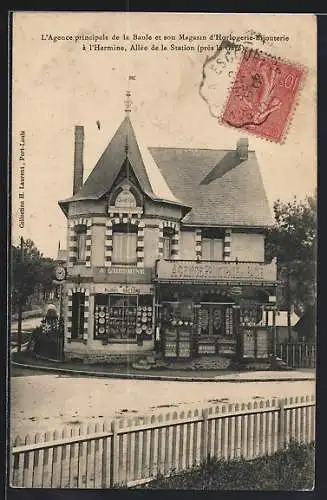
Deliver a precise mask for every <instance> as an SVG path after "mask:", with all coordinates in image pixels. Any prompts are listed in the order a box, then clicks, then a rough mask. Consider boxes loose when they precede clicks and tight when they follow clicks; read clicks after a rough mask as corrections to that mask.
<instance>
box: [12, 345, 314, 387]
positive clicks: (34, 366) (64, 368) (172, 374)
mask: <svg viewBox="0 0 327 500" xmlns="http://www.w3.org/2000/svg"><path fill="white" fill-rule="evenodd" d="M12 367H13V368H24V369H30V370H31V371H32V370H37V371H40V370H41V371H44V372H45V373H57V374H58V373H59V374H63V375H71V376H85V377H105V378H117V379H135V380H167V381H169V380H175V381H179V382H182V381H184V382H267V381H269V382H274V381H276V382H279V381H298V380H315V371H314V370H313V369H304V368H303V369H297V370H295V369H294V370H289V371H270V370H269V371H268V370H265V371H233V372H232V371H223V370H207V371H196V373H195V372H194V371H192V370H183V371H182V372H181V371H180V370H171V369H161V370H159V369H158V370H152V371H151V373H149V370H144V371H142V370H139V369H133V368H131V367H126V366H104V365H102V366H100V365H85V364H83V363H72V362H69V361H65V362H55V361H46V360H43V359H42V360H41V359H37V358H35V357H34V356H33V355H32V353H28V352H21V353H14V354H13V356H12Z"/></svg>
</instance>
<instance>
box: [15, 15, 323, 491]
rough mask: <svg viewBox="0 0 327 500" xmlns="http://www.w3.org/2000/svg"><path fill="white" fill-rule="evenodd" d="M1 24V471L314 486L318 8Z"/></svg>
mask: <svg viewBox="0 0 327 500" xmlns="http://www.w3.org/2000/svg"><path fill="white" fill-rule="evenodd" d="M11 35H12V37H11V40H10V42H11V52H12V67H11V94H12V107H11V119H12V135H11V150H12V164H11V168H10V172H11V182H12V192H11V204H12V214H11V228H12V234H11V236H12V241H11V269H10V271H11V290H10V299H11V313H10V314H11V316H10V317H11V322H10V323H11V328H10V333H9V334H10V338H9V341H10V347H11V366H12V367H11V376H12V378H11V384H10V387H11V390H10V394H9V400H10V435H9V436H8V442H9V443H10V445H9V448H10V449H9V462H8V467H9V475H10V485H11V487H13V488H80V489H84V488H88V489H90V488H95V489H106V488H125V487H127V488H147V489H151V488H165V489H167V488H171V489H192V490H193V489H209V490H210V489H211V490H217V491H219V490H232V489H233V490H283V491H285V490H286V491H288V490H312V489H313V488H314V453H315V451H314V450H315V448H314V442H315V404H316V403H315V366H316V364H315V360H316V327H315V307H316V279H315V274H316V272H315V267H316V240H317V227H316V226H317V220H316V219H317V217H316V184H317V179H316V177H317V172H316V170H317V153H316V148H317V131H316V93H317V81H316V80H317V67H316V55H317V36H316V18H315V16H313V15H303V14H301V15H300V14H299V15H297V14H292V15H286V14H245V13H244V14H241V13H240V14H210V13H208V14H195V13H193V14H192V13H188V14H186V13H184V14H183V13H131V12H119V13H118V12H115V13H114V12H41V11H33V12H32V11H29V12H27V11H26V12H24V11H19V12H18V11H16V12H13V13H12V33H11ZM258 382H260V383H258ZM299 457H300V459H299ZM286 463H287V464H288V467H286V465H285V464H286ZM290 471H291V472H290ZM245 478H247V479H245ZM253 478H260V480H258V479H255V480H254V479H253Z"/></svg>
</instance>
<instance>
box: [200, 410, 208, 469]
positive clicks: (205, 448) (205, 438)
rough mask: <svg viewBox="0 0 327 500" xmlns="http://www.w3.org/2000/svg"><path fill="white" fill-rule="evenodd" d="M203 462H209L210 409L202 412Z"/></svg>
mask: <svg viewBox="0 0 327 500" xmlns="http://www.w3.org/2000/svg"><path fill="white" fill-rule="evenodd" d="M200 446H201V460H202V461H206V460H207V454H208V409H207V408H206V409H204V410H202V429H201V445H200Z"/></svg>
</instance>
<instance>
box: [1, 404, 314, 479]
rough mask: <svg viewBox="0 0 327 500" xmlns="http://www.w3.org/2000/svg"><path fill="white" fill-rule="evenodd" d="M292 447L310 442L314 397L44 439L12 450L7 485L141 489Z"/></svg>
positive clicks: (30, 440)
mask: <svg viewBox="0 0 327 500" xmlns="http://www.w3.org/2000/svg"><path fill="white" fill-rule="evenodd" d="M291 439H294V440H296V441H298V442H303V443H310V442H312V441H314V439H315V397H314V396H313V395H312V396H301V397H294V398H288V399H287V398H283V399H272V400H267V401H260V402H257V401H254V402H253V401H252V402H249V403H242V404H230V405H217V406H213V407H209V408H205V409H201V410H200V409H195V410H188V411H182V412H180V413H179V414H178V413H177V412H173V413H167V414H166V415H163V414H159V415H152V416H151V417H139V418H134V419H123V420H113V421H112V422H107V423H106V422H105V423H101V424H99V423H97V424H95V425H89V426H87V428H85V427H83V426H81V427H79V428H72V429H64V430H63V431H62V432H61V433H59V432H57V431H55V432H53V433H50V432H47V433H46V434H45V435H44V436H42V437H41V435H40V434H36V435H35V436H33V437H31V436H29V435H27V436H26V437H25V439H20V438H19V437H17V438H16V439H15V441H14V443H13V448H12V460H11V464H10V472H11V485H12V486H13V487H28V488H112V487H119V486H127V487H131V486H135V485H137V484H144V483H146V482H148V481H150V480H151V479H153V478H155V477H157V475H158V474H162V475H169V474H170V473H172V472H173V471H181V470H185V469H187V468H190V467H192V466H195V465H199V464H200V463H201V462H202V461H203V460H206V459H207V458H208V457H217V458H225V459H227V460H228V459H233V458H237V457H244V458H245V459H248V460H251V459H253V458H255V457H259V456H262V455H265V454H272V453H274V452H276V451H277V450H279V449H283V448H284V447H285V446H287V444H288V443H289V441H290V440H291Z"/></svg>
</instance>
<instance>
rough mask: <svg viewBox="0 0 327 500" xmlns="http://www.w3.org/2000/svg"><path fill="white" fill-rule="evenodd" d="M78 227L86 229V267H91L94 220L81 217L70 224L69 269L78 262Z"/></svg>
mask: <svg viewBox="0 0 327 500" xmlns="http://www.w3.org/2000/svg"><path fill="white" fill-rule="evenodd" d="M76 226H85V227H86V249H85V265H86V267H90V266H91V251H92V219H89V218H85V217H79V218H78V219H71V220H70V222H69V228H68V235H69V247H68V267H73V265H74V264H76V261H77V233H76Z"/></svg>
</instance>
